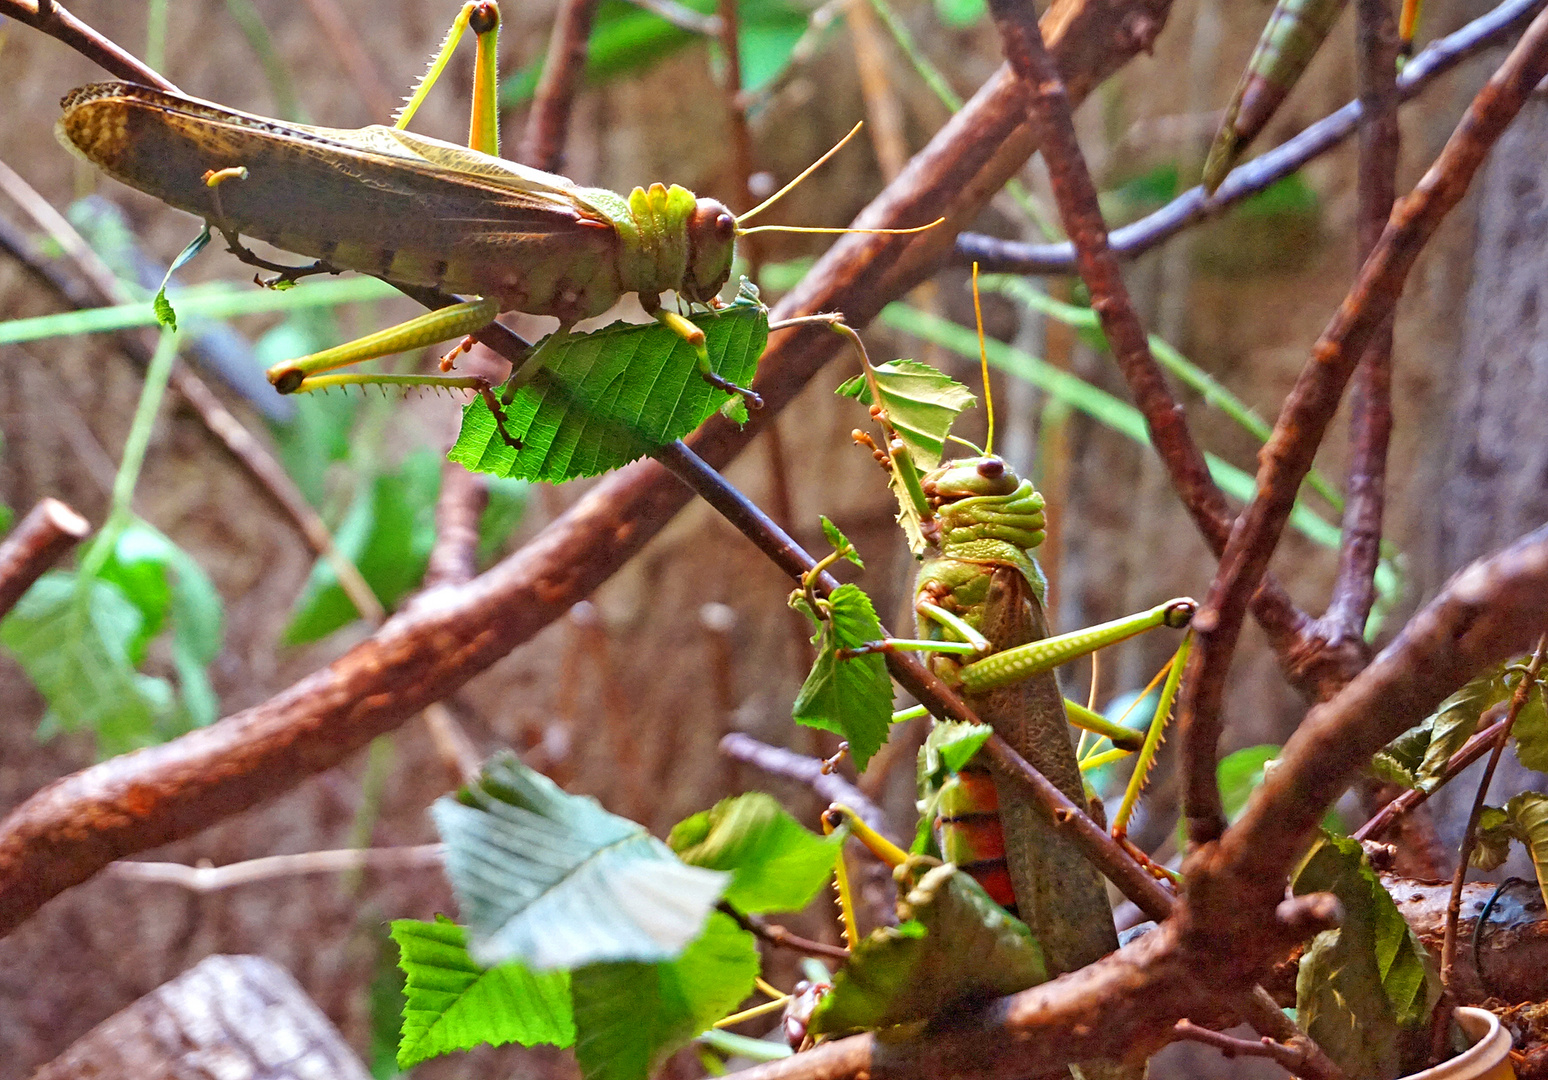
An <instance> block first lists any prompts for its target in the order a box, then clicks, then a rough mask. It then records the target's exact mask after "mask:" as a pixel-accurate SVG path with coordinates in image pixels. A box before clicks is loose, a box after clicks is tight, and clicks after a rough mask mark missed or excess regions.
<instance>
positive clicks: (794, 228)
mask: <svg viewBox="0 0 1548 1080" xmlns="http://www.w3.org/2000/svg"><path fill="white" fill-rule="evenodd" d="M864 126H865V121H864V120H862V121H860V123H858V124H856V125H855V126H854V127H852V128H850V129H849V134H848V135H845V136H844V137H843V138H842V139H840V140H839V141H838V142H836V143H834V144H833V146H832V148H831V149H829V150H828V152H827V153H825V154H823V155H822V157H820V158H818V159H817V160H816V161H814V162H812V163H811V164H810V165H808V166H807V167H806V168H805V169H803V170H802V171H801V174H800V175H799V176H797V177H796V178H795V179H794V180H792V181H790V183H788V184H786V185H785V186H784V187H782V188H780V189H779V190H778V191H776V192H775V193H774V194H772V195H770V196H769V197H768V198H767V199H764V200H763V201H762V202H761V203H759V204H758V205H757V206H755V207H753V208H752V209H751V210H749V211H747V213H745V214H742V215H741V216H740V217H738V218H737V219H736V225H737V228H736V235H738V236H751V235H752V234H753V233H760V232H785V233H819V234H825V235H830V236H831V235H840V234H844V233H865V234H868V235H872V236H908V235H909V234H911V233H917V232H924V231H925V230H926V229H933V228H935V227H936V226H937V225H939V224H941V223H942V222H943V221H945V220H946V219H945V218H943V217H939V218H936V219H935V220H934V221H932V222H930V224H928V225H916V226H914V227H913V228H912V229H825V228H819V227H814V226H808V225H755V226H754V227H752V228H751V229H744V228H742V223H743V222H744V221H747V220H748V219H749V218H751V217H753V216H755V215H757V214H761V213H763V212H764V211H765V210H767V209H768V208H769V207H771V206H773V205H774V204H775V203H777V202H779V200H780V199H783V198H784V197H785V196H786V195H788V194H790V192H791V191H793V190H794V189H795V187H796V185H797V184H799V183H801V181H803V180H805V179H806V178H807V177H808V176H810V175H812V173H814V172H816V171H817V170H818V169H820V168H822V167H823V166H824V165H825V164H827V162H828V159H829V158H831V157H833V155H834V154H836V153H838V152H839V151H840V150H842V149H844V147H845V146H846V145H848V143H849V141H850V140H851V139H853V138H854V137H855V136H856V135H858V134H860V129H861V128H863V127H864Z"/></svg>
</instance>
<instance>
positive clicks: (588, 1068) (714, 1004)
mask: <svg viewBox="0 0 1548 1080" xmlns="http://www.w3.org/2000/svg"><path fill="white" fill-rule="evenodd" d="M757 974H758V945H757V942H756V941H754V939H753V936H752V935H751V934H749V933H747V932H746V931H745V930H742V929H741V928H739V927H738V926H737V925H736V923H734V922H732V921H731V919H730V918H729V917H728V916H726V915H723V914H721V913H720V912H715V913H714V914H712V915H711V916H710V918H709V922H708V923H707V924H706V925H705V927H704V932H703V933H702V934H700V935H699V936H698V938H697V939H696V940H695V941H693V943H692V944H690V945H689V946H688V947H687V949H685V950H684V951H683V954H682V955H681V956H680V957H678V958H677V959H676V960H673V961H668V962H664V963H656V964H645V963H614V964H591V965H589V966H587V967H583V968H580V969H579V970H577V971H575V972H574V973H573V974H572V975H571V992H572V997H573V999H574V1002H575V1028H576V1036H577V1037H576V1041H575V1059H576V1061H577V1062H579V1064H580V1067H581V1075H582V1076H584V1077H585V1078H586V1080H648V1077H650V1076H651V1075H652V1074H653V1073H655V1071H656V1070H657V1068H659V1067H660V1065H661V1063H662V1062H664V1061H665V1060H666V1059H667V1057H669V1056H670V1055H671V1054H672V1053H673V1052H674V1051H675V1050H677V1049H678V1048H679V1047H682V1046H686V1045H687V1044H688V1043H689V1041H690V1040H692V1039H693V1038H694V1036H696V1035H698V1034H699V1033H700V1032H701V1031H703V1030H704V1029H705V1028H707V1027H709V1026H710V1025H711V1024H713V1023H714V1022H715V1021H716V1020H719V1019H720V1018H721V1017H723V1016H725V1015H727V1014H728V1013H729V1012H730V1011H731V1010H732V1009H733V1008H734V1007H735V1006H736V1004H737V1003H738V1002H740V1001H741V1000H742V999H744V998H745V997H747V995H748V994H749V993H751V992H752V988H753V979H754V978H755V977H756V976H757Z"/></svg>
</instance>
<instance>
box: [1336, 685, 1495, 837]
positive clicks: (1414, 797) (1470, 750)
mask: <svg viewBox="0 0 1548 1080" xmlns="http://www.w3.org/2000/svg"><path fill="white" fill-rule="evenodd" d="M1506 708H1507V704H1506V703H1501V704H1500V705H1499V706H1497V708H1496V709H1491V710H1490V711H1489V712H1488V713H1485V714H1484V716H1483V718H1481V719H1480V720H1479V723H1480V724H1482V723H1483V721H1484V720H1486V719H1487V718H1488V717H1489V716H1490V715H1499V714H1500V713H1503V711H1504V710H1505V709H1506ZM1504 724H1505V720H1504V718H1503V717H1501V718H1500V719H1499V720H1495V721H1493V722H1492V723H1489V724H1487V725H1486V726H1483V727H1480V728H1479V730H1478V731H1475V732H1474V733H1473V736H1472V738H1470V739H1468V740H1467V742H1465V743H1463V744H1462V747H1461V749H1459V750H1458V751H1457V752H1456V753H1454V754H1452V755H1451V756H1450V757H1449V758H1447V759H1446V765H1445V767H1444V768H1443V769H1442V770H1441V774H1440V776H1439V778H1437V780H1436V782H1435V784H1434V786H1433V787H1423V788H1410V789H1409V790H1407V791H1405V792H1403V794H1401V795H1399V796H1398V797H1397V798H1395V799H1393V800H1392V801H1391V802H1389V803H1388V804H1387V805H1386V806H1383V807H1382V808H1381V809H1380V810H1378V811H1377V812H1376V813H1374V814H1372V815H1371V819H1370V820H1369V821H1367V822H1366V823H1365V824H1364V825H1361V826H1360V827H1359V828H1358V829H1356V830H1355V831H1354V832H1353V833H1351V834H1350V835H1351V836H1353V837H1354V838H1355V839H1356V840H1380V839H1381V834H1382V833H1384V832H1386V831H1387V829H1388V827H1390V826H1391V825H1392V823H1393V822H1394V821H1397V820H1398V818H1400V817H1402V816H1403V815H1404V814H1406V813H1408V812H1409V811H1410V810H1412V809H1414V807H1416V806H1420V805H1422V804H1423V803H1424V802H1425V801H1426V800H1427V799H1429V797H1430V796H1431V795H1433V794H1435V793H1436V792H1437V791H1439V790H1440V789H1441V788H1443V787H1445V786H1446V785H1447V784H1448V783H1450V782H1451V781H1452V780H1454V779H1456V777H1457V775H1458V774H1459V773H1461V772H1462V771H1463V770H1464V769H1466V768H1467V767H1468V766H1469V765H1471V764H1472V763H1473V762H1475V761H1477V760H1478V759H1479V758H1481V757H1483V756H1484V754H1485V753H1487V752H1488V750H1489V749H1490V748H1491V747H1492V746H1494V740H1495V739H1496V737H1498V735H1499V733H1500V728H1501V727H1503V726H1504Z"/></svg>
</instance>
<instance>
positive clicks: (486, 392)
mask: <svg viewBox="0 0 1548 1080" xmlns="http://www.w3.org/2000/svg"><path fill="white" fill-rule="evenodd" d="M478 395H479V397H481V398H483V399H484V404H485V405H487V406H489V414H490V415H491V416H493V417H494V422H495V430H496V431H498V432H499V433H500V440H501V441H502V442H503V443H505V445H506V446H509V447H510V448H511V449H512V450H515V451H516V452H517V453H518V454H519V453H521V450H522V448H523V447H524V446H526V443H524V442H522V441H521V440H520V439H518V438H517V437H516V436H514V435H512V434H511V433H510V431H509V430H507V429H506V426H505V406H504V405H503V404H501V403H500V399H499V398H497V397H495V393H494V390H493V389H491V388H490V386H489V384H488V383H485V384H484V385H482V386H480V387H479V388H478Z"/></svg>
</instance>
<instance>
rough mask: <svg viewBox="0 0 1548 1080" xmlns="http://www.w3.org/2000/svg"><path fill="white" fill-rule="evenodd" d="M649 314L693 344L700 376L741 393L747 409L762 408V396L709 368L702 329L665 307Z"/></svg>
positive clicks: (730, 390) (726, 389)
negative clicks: (697, 358)
mask: <svg viewBox="0 0 1548 1080" xmlns="http://www.w3.org/2000/svg"><path fill="white" fill-rule="evenodd" d="M651 315H652V316H653V317H654V318H655V320H656V321H657V322H658V323H660V324H661V325H662V326H665V327H666V328H667V329H668V330H670V331H672V332H673V333H674V334H676V335H677V336H678V337H680V338H682V339H683V340H684V341H686V342H687V343H688V344H690V345H692V346H693V349H694V352H695V353H697V354H698V357H699V376H700V378H702V379H703V380H704V381H705V382H707V383H709V384H710V385H711V386H713V387H715V388H716V389H718V390H724V391H725V392H726V393H728V394H739V395H741V398H742V400H743V401H745V402H746V403H747V407H748V408H749V409H761V408H763V398H761V397H759V396H758V395H757V394H755V393H753V392H752V391H751V390H749V389H747V388H746V387H745V386H738V385H736V383H734V382H732V381H731V380H730V379H726V378H723V377H721V376H720V375H717V374H716V373H715V372H714V371H713V370H712V369H711V368H710V359H709V349H708V348H706V347H705V344H704V331H703V330H701V329H700V328H699V327H698V326H696V325H694V324H693V323H691V322H689V321H688V320H687V319H685V318H683V317H682V316H681V315H679V314H678V313H677V312H675V311H668V310H667V309H666V308H660V307H658V308H656V310H654V311H652V312H651Z"/></svg>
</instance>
